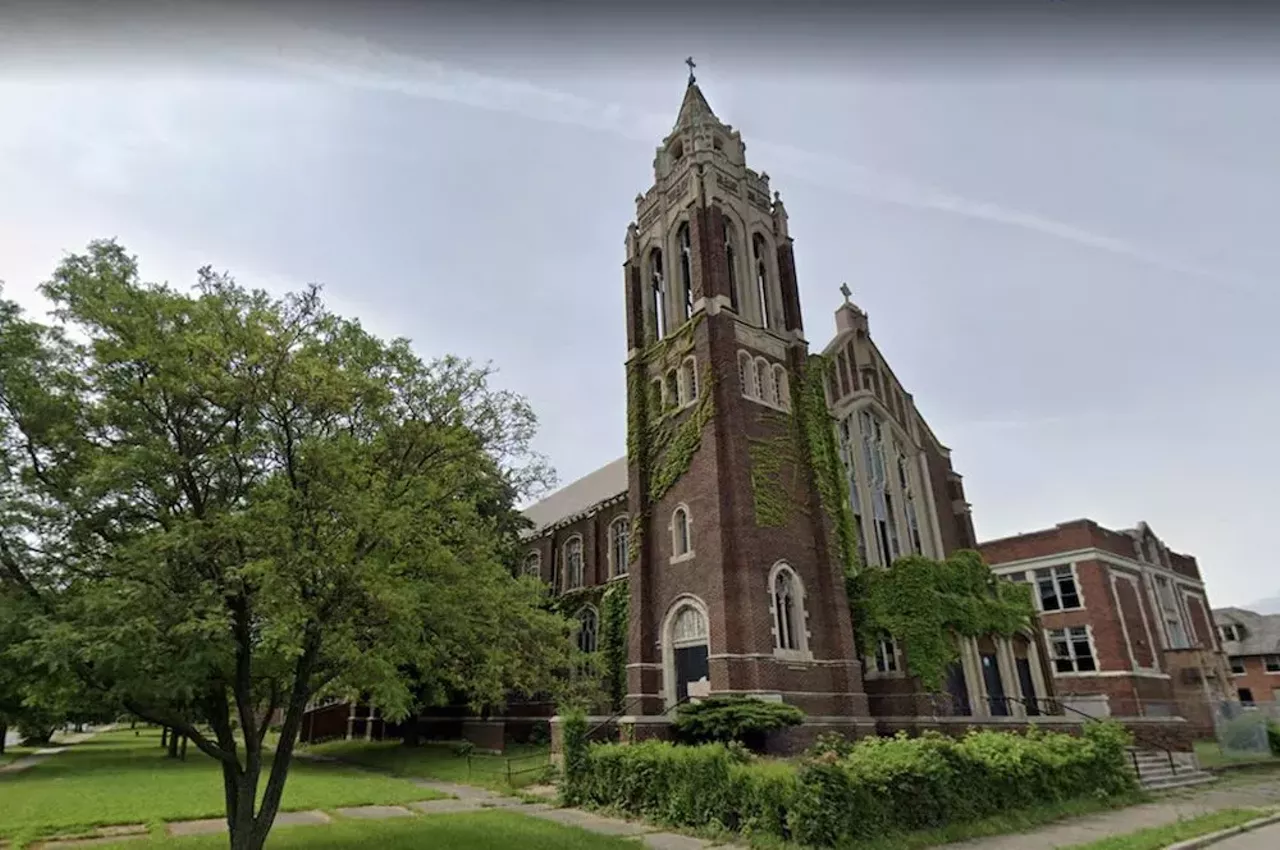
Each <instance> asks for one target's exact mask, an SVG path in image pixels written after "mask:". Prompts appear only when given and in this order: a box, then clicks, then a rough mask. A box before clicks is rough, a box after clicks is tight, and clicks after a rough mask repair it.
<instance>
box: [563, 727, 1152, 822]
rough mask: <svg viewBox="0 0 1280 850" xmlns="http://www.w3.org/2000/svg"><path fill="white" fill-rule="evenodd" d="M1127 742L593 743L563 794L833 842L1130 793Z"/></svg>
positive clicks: (997, 738)
mask: <svg viewBox="0 0 1280 850" xmlns="http://www.w3.org/2000/svg"><path fill="white" fill-rule="evenodd" d="M1131 740H1132V739H1131V738H1130V736H1129V734H1128V732H1126V731H1125V730H1124V728H1123V727H1121V726H1119V725H1118V724H1113V723H1091V724H1089V725H1087V726H1086V727H1085V728H1084V730H1083V735H1082V737H1073V736H1070V735H1066V734H1062V733H1044V732H1039V731H1036V730H1032V731H1030V732H1028V733H1027V734H1026V735H1018V734H1013V733H1007V732H989V731H973V732H970V733H969V734H968V735H966V736H965V737H964V738H962V739H960V740H956V739H953V738H949V737H946V736H943V735H940V734H937V733H932V734H926V735H923V736H921V737H919V738H908V737H906V736H905V735H899V736H897V737H894V738H868V739H865V740H862V741H859V742H858V743H857V744H855V745H854V746H853V747H852V748H851V750H850V751H849V753H848V755H845V756H841V755H840V754H839V753H837V752H835V751H834V750H831V749H829V748H828V749H825V750H824V751H823V752H821V753H818V754H816V755H811V756H808V757H806V758H805V759H803V760H802V761H801V762H800V764H799V765H795V764H791V763H787V762H780V761H770V760H762V759H757V758H754V757H752V756H751V755H750V754H749V753H746V752H745V751H744V750H742V749H741V748H740V747H726V746H724V745H722V744H707V745H703V746H696V747H683V746H677V745H673V744H668V743H664V742H658V741H646V742H644V743H640V744H634V745H616V744H593V745H591V746H589V747H588V748H587V750H586V753H585V756H584V758H583V759H582V760H581V761H580V762H579V763H578V764H579V766H580V769H579V770H575V771H569V770H566V774H565V784H566V786H568V787H567V789H566V797H569V798H572V799H574V800H577V801H580V802H581V803H583V804H586V805H594V806H598V807H602V808H613V809H619V810H622V811H625V812H627V813H630V814H632V815H636V816H640V817H644V818H647V819H649V820H653V821H657V822H660V823H666V824H672V825H676V826H686V827H702V826H720V827H723V828H726V829H730V830H735V831H738V832H741V833H744V834H764V835H771V836H776V837H778V838H783V839H789V840H794V841H798V842H800V843H802V844H808V845H812V846H818V847H833V846H837V845H840V844H842V843H845V842H848V841H850V840H856V839H860V838H871V837H874V836H878V835H884V834H886V833H890V832H907V831H911V830H917V829H927V828H929V827H934V826H940V825H942V824H947V823H956V822H962V821H967V820H975V819H977V818H982V817H987V816H989V815H993V814H996V813H998V812H1002V811H1006V810H1008V809H1013V808H1022V807H1028V806H1032V805H1035V804H1039V803H1045V802H1051V801H1060V800H1067V799H1071V798H1078V797H1084V796H1100V797H1108V796H1112V795H1118V794H1123V793H1126V792H1130V791H1132V790H1133V789H1134V787H1135V784H1134V778H1133V775H1132V774H1131V773H1130V771H1129V770H1128V769H1127V762H1126V752H1125V748H1126V747H1128V746H1129V745H1130V743H1131Z"/></svg>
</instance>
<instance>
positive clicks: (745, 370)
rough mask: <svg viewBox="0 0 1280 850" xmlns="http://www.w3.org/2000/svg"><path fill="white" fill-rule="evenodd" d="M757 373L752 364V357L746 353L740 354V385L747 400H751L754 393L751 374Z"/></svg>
mask: <svg viewBox="0 0 1280 850" xmlns="http://www.w3.org/2000/svg"><path fill="white" fill-rule="evenodd" d="M753 371H755V367H754V366H753V365H752V363H751V355H750V354H748V353H747V352H745V351H739V352H738V383H739V384H741V385H742V394H743V395H744V396H746V397H747V398H751V397H752V396H753V395H754V393H753V392H752V391H751V373H752V372H753Z"/></svg>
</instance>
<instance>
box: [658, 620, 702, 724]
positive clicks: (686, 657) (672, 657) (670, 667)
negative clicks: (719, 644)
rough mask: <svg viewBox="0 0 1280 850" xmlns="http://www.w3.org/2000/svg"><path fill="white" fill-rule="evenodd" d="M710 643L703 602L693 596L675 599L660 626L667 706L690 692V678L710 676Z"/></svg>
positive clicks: (694, 679) (700, 679)
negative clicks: (708, 658)
mask: <svg viewBox="0 0 1280 850" xmlns="http://www.w3.org/2000/svg"><path fill="white" fill-rule="evenodd" d="M709 646H710V642H709V640H708V637H707V609H706V606H705V605H703V604H702V602H701V601H700V600H698V599H695V598H693V597H684V598H682V599H679V600H677V601H676V604H675V605H673V606H671V610H670V611H669V612H668V613H667V618H666V622H665V623H664V624H663V629H662V648H663V649H662V655H663V661H664V664H663V668H664V674H665V677H666V682H665V688H664V691H665V692H666V696H667V705H668V706H671V705H675V704H676V703H677V702H679V701H680V700H683V699H684V698H685V697H687V696H688V695H689V683H690V682H698V681H703V680H707V679H709V678H710V675H711V670H710V666H709V664H708V660H707V657H708V654H709Z"/></svg>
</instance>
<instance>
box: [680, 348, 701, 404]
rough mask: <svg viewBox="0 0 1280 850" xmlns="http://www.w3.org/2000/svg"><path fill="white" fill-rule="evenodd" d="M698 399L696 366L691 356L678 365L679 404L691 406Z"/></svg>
mask: <svg viewBox="0 0 1280 850" xmlns="http://www.w3.org/2000/svg"><path fill="white" fill-rule="evenodd" d="M697 398H698V364H697V361H695V360H694V359H693V357H692V356H689V357H686V358H685V359H684V362H683V363H681V364H680V404H681V405H685V404H692V403H693V402H694V401H696V400H697Z"/></svg>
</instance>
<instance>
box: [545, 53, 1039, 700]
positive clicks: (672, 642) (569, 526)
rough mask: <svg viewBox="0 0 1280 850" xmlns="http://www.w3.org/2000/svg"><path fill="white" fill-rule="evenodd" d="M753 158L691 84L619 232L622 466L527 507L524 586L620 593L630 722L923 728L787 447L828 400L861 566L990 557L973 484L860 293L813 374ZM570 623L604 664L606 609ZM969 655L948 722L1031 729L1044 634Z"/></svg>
mask: <svg viewBox="0 0 1280 850" xmlns="http://www.w3.org/2000/svg"><path fill="white" fill-rule="evenodd" d="M745 148H746V146H745V145H744V144H743V141H742V138H741V136H740V135H739V133H738V132H737V131H735V130H734V129H733V127H731V126H729V125H727V124H725V123H724V122H722V121H721V120H720V119H719V118H718V117H717V116H716V115H715V113H714V112H713V111H712V109H711V107H710V106H709V105H708V103H707V100H706V98H705V97H704V96H703V94H702V92H701V90H700V89H699V87H698V85H697V83H696V82H695V81H694V79H693V77H692V75H691V76H690V80H689V85H688V88H687V89H686V91H685V94H684V101H683V103H681V105H680V111H679V114H678V115H677V117H676V122H675V126H674V128H673V129H672V131H671V133H670V135H668V136H667V138H666V139H664V140H663V142H662V144H661V146H660V147H659V148H658V151H657V156H656V158H655V160H654V184H653V186H651V187H650V188H649V189H648V191H646V192H645V193H644V194H643V195H640V196H638V197H637V209H636V220H635V221H634V222H633V223H632V224H630V225H629V226H628V228H627V233H626V263H625V266H624V286H625V293H626V295H625V303H626V315H625V317H624V318H625V326H626V334H627V360H626V370H627V381H628V399H627V405H628V442H629V446H628V456H627V457H623V458H620V459H618V460H616V461H614V462H612V463H610V464H608V465H607V466H604V467H603V468H601V469H599V470H597V471H595V472H593V473H591V474H589V475H587V476H585V477H584V478H582V479H580V480H578V481H575V482H574V483H572V484H569V485H568V486H566V487H564V488H563V489H561V490H559V491H557V492H555V493H553V494H552V495H550V496H548V497H547V498H545V499H543V500H542V501H540V502H538V503H537V504H534V505H532V506H531V507H529V508H528V509H527V510H526V512H525V515H526V517H527V518H528V519H529V520H530V521H531V522H532V523H533V525H534V531H532V532H531V533H530V535H529V537H528V540H527V544H528V549H527V555H526V560H525V562H524V569H525V570H526V572H528V573H530V574H534V575H537V576H539V577H541V578H542V579H543V580H544V581H546V582H548V583H549V584H550V585H551V586H552V588H553V590H554V592H557V593H571V592H573V591H575V590H577V589H579V588H583V587H590V586H593V585H600V584H605V583H608V582H625V583H626V584H627V586H628V593H629V600H630V603H629V612H630V624H629V636H628V640H629V647H628V649H629V660H628V664H627V689H626V690H627V694H626V700H627V703H628V705H629V706H630V709H629V712H630V714H631V715H632V717H631V718H630V719H633V720H634V721H636V722H637V723H641V724H643V723H644V721H645V719H646V718H654V721H655V722H659V721H658V718H661V717H662V716H663V715H664V713H665V712H667V710H668V709H669V708H670V707H671V706H672V705H673V704H675V703H677V702H679V701H680V700H682V699H684V698H686V697H687V696H688V695H689V694H690V692H691V691H692V692H694V693H698V694H704V693H707V692H710V693H712V694H745V695H755V696H758V697H760V698H764V699H775V700H783V701H786V702H788V703H792V704H795V705H797V706H799V707H800V708H802V709H803V710H804V711H805V712H806V714H807V715H809V716H810V717H811V718H822V719H823V721H824V722H825V723H829V724H830V725H854V726H857V725H859V723H871V722H872V720H871V718H872V717H874V716H885V715H914V714H917V713H919V712H920V711H921V709H920V708H919V706H917V705H916V704H915V703H914V702H913V701H912V700H911V699H909V698H907V699H900V698H898V697H899V696H901V695H909V694H911V692H912V690H913V689H912V688H911V687H910V685H909V683H908V681H907V674H906V671H905V665H904V659H903V658H902V655H901V652H900V651H899V649H898V647H897V646H895V645H894V642H893V641H892V640H891V639H888V638H886V639H885V640H883V641H881V642H880V643H879V645H877V646H875V647H870V648H868V649H867V654H866V656H865V657H860V655H859V653H858V651H857V650H856V649H855V642H854V625H853V623H852V622H851V620H850V612H849V603H848V597H847V594H846V592H845V586H844V566H843V563H842V561H843V559H842V557H841V553H840V552H839V551H838V547H837V545H836V544H835V538H836V537H837V535H836V534H835V529H834V528H833V527H832V526H833V520H832V518H831V513H832V512H831V511H830V510H829V509H828V508H826V507H824V505H823V504H822V493H821V492H820V490H821V486H820V482H819V480H818V478H819V476H818V474H817V472H816V470H815V464H814V463H813V462H812V460H811V458H808V457H804V456H798V455H797V454H796V452H794V451H791V450H789V448H788V447H789V446H791V445H793V444H794V443H793V441H792V437H793V434H794V433H795V431H796V429H797V428H798V427H799V428H803V427H805V424H803V423H800V424H798V423H797V421H796V417H798V416H802V415H803V411H801V410H799V409H794V408H798V407H799V403H798V402H797V401H796V398H797V397H799V395H800V394H799V393H797V392H795V390H796V388H797V386H798V385H799V384H800V383H801V382H802V381H805V380H820V381H821V384H820V385H819V388H818V389H817V390H816V392H818V393H819V394H820V398H822V400H823V403H822V407H821V413H822V415H823V417H824V418H826V417H829V425H828V426H827V427H829V428H831V429H832V430H833V431H834V435H835V440H834V448H835V450H836V452H835V453H837V454H838V461H836V463H837V464H838V474H839V475H841V476H843V479H844V482H845V486H844V487H843V488H841V489H843V491H844V493H845V494H846V495H845V498H847V499H848V502H849V507H850V509H851V512H852V520H853V525H854V529H855V538H854V539H855V540H856V544H855V545H856V557H857V560H858V562H859V563H861V564H865V565H867V566H869V567H884V566H888V565H889V564H891V563H892V562H893V561H894V560H895V559H897V558H898V557H899V556H903V555H910V554H920V555H925V556H928V557H934V558H938V557H943V556H945V555H946V554H948V553H950V552H953V551H955V550H957V549H966V548H976V541H975V539H974V532H973V523H972V520H971V517H970V509H969V505H968V503H967V502H966V501H965V497H964V488H963V485H962V482H961V477H960V475H959V474H957V473H956V472H955V471H954V470H953V469H952V466H951V459H950V452H949V450H948V449H947V447H946V446H945V445H943V444H942V442H940V441H939V439H938V438H937V436H935V435H934V433H933V431H932V430H931V429H930V428H929V426H928V424H927V423H926V422H925V420H924V418H923V417H922V416H921V415H920V412H919V411H918V410H917V409H916V407H915V403H914V400H913V399H912V396H911V394H910V393H909V392H908V391H907V390H906V389H905V388H904V387H903V386H902V385H901V384H900V383H899V381H898V379H897V377H896V376H895V375H894V373H893V370H892V369H891V368H890V367H889V365H888V363H887V362H886V361H885V359H884V357H883V356H882V355H881V353H880V351H879V349H878V348H877V347H876V345H875V343H874V342H873V341H872V338H871V333H870V329H869V326H868V317H867V314H866V313H864V312H863V311H862V310H860V309H859V308H858V307H857V306H856V305H855V304H853V303H852V302H851V301H850V300H849V295H850V293H849V291H848V289H847V287H845V288H842V291H843V292H844V294H845V301H844V303H843V304H842V305H841V306H840V307H839V309H837V310H836V313H835V325H836V334H835V337H834V338H833V339H831V340H830V341H829V342H828V343H827V344H826V345H825V346H824V347H823V348H822V351H821V353H822V354H823V355H824V356H825V358H826V359H825V362H826V363H827V364H829V368H828V369H827V370H826V371H825V374H824V375H822V376H821V377H820V378H819V376H818V374H817V373H816V372H815V373H813V374H806V373H807V371H809V372H812V368H811V366H810V359H811V358H810V356H809V355H810V353H811V351H810V345H809V342H808V340H807V338H806V335H805V329H804V324H803V321H802V317H801V309H800V293H799V288H798V286H797V282H796V271H795V257H794V251H793V247H792V239H791V235H790V233H789V231H788V224H787V212H786V208H785V206H784V205H783V202H782V199H781V197H780V194H779V193H778V192H776V191H773V190H772V188H771V187H770V185H769V177H768V175H767V174H765V173H759V172H756V171H754V170H752V169H751V168H750V167H748V165H747V161H746V155H745ZM811 424H812V423H811ZM819 427H822V425H820V426H819ZM664 438H665V439H664ZM655 443H657V444H660V445H654V444H655ZM802 454H803V453H801V455H802ZM569 613H574V612H569ZM576 616H577V617H578V620H579V622H580V631H579V643H580V645H581V646H582V647H583V648H584V649H586V650H588V651H591V650H593V649H595V648H596V641H597V638H596V631H597V629H598V628H599V617H600V613H599V611H598V610H596V608H595V607H593V606H592V605H589V604H584V605H583V606H582V607H581V608H580V609H579V610H577V611H576ZM961 657H962V663H961V664H959V665H955V666H954V668H953V670H952V674H951V676H950V677H949V681H948V691H949V692H950V693H949V696H950V697H951V699H949V700H947V702H948V703H949V705H948V708H947V709H946V713H955V714H959V715H967V716H979V717H980V716H986V715H992V714H995V715H1015V716H1017V715H1022V714H1023V713H1024V712H1025V710H1026V706H1027V704H1028V702H1031V703H1032V708H1031V710H1032V711H1033V712H1034V711H1035V707H1034V701H1035V699H1036V698H1038V697H1044V696H1045V695H1046V684H1045V683H1046V681H1048V680H1049V677H1048V676H1046V675H1045V670H1046V668H1045V667H1044V666H1043V663H1042V661H1041V653H1040V650H1039V648H1038V646H1037V641H1036V640H1035V639H1034V637H1032V636H1031V635H1028V636H1026V637H1015V638H1014V639H1013V640H1007V639H1004V638H998V637H996V638H984V639H982V640H968V639H964V645H963V646H962V647H961ZM929 710H930V713H934V712H935V710H936V706H932V705H931V706H930V709H929Z"/></svg>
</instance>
